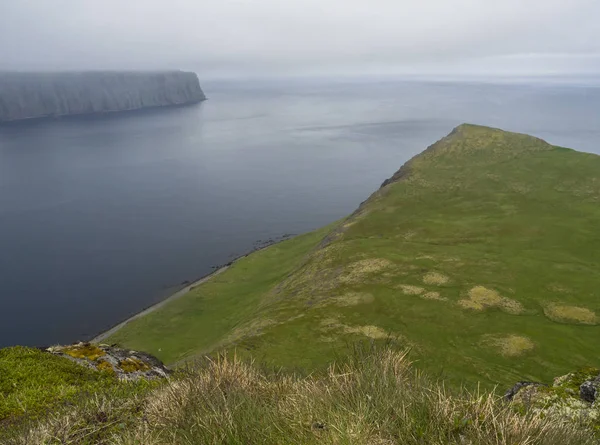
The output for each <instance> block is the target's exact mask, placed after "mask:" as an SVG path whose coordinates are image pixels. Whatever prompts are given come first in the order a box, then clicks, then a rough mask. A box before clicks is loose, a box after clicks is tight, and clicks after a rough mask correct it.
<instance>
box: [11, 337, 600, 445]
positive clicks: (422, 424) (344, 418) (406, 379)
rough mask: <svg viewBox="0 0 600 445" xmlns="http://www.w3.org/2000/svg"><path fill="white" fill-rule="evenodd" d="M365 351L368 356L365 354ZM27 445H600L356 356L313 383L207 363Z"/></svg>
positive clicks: (565, 425)
mask: <svg viewBox="0 0 600 445" xmlns="http://www.w3.org/2000/svg"><path fill="white" fill-rule="evenodd" d="M364 351H367V352H366V353H365V352H364ZM2 443H3V444H6V445H25V444H46V445H50V444H79V445H87V444H100V443H101V444H106V445H108V444H114V445H134V444H135V445H141V444H143V445H159V444H160V445H169V444H172V445H184V444H185V445H188V444H190V445H191V444H232V445H233V444H240V445H242V444H255V443H260V444H274V445H275V444H278V445H281V444H313V443H314V444H317V443H318V444H336V445H337V444H357V445H358V444H360V445H363V444H382V445H383V444H386V445H388V444H389V445H392V444H402V445H411V444H415V445H417V444H429V445H436V444H473V445H475V444H477V445H485V444H495V445H496V444H497V445H504V444H506V445H508V444H520V445H526V444H530V445H534V444H536V445H537V444H539V445H544V444H547V445H567V444H568V445H583V444H586V445H587V444H590V445H591V444H598V443H600V442H599V441H598V438H597V437H595V436H594V432H593V430H592V427H591V426H590V425H586V424H577V423H569V422H567V421H566V420H565V419H560V418H558V419H556V418H548V417H546V418H544V417H541V416H536V415H533V414H525V415H522V414H518V413H517V412H515V411H514V410H513V409H512V408H511V406H510V405H508V404H505V403H504V402H502V400H500V399H499V398H498V397H496V396H495V395H494V394H493V393H487V394H486V393H469V392H466V391H456V392H450V391H448V390H447V389H446V388H445V387H444V386H443V385H440V384H438V383H435V382H430V381H428V380H427V379H426V378H425V377H424V376H423V375H421V374H420V373H419V372H416V371H415V370H413V369H412V368H411V366H410V363H409V362H408V361H407V359H406V354H405V353H402V352H397V351H394V350H390V349H384V350H379V351H377V350H374V351H373V350H366V349H365V350H363V349H356V350H355V353H354V354H353V355H352V358H351V359H348V361H347V362H346V363H345V364H340V365H331V366H330V367H329V368H328V370H327V371H325V372H322V373H317V374H313V375H311V376H309V377H299V376H297V375H293V374H288V373H282V372H273V371H265V370H261V369H259V368H257V367H256V366H253V365H252V364H251V363H250V364H248V363H244V362H241V361H239V360H237V359H235V358H234V359H228V358H227V357H225V356H223V357H219V358H217V359H215V360H205V361H204V362H203V363H199V364H197V365H195V366H194V367H190V368H188V369H187V370H186V371H185V372H183V373H181V374H179V375H178V376H177V377H176V378H173V379H172V380H171V381H170V382H168V383H167V384H165V385H164V386H161V387H159V388H157V389H155V390H154V391H153V392H151V393H150V394H149V395H147V396H144V397H141V396H139V395H138V396H136V397H133V398H131V399H130V400H129V401H128V402H124V401H123V400H119V399H114V398H111V397H101V396H98V397H95V398H92V399H90V400H87V401H86V402H84V403H81V404H79V405H77V406H75V407H73V409H72V410H71V411H69V412H63V413H60V414H56V415H53V416H51V417H50V418H49V419H48V420H47V421H45V422H42V423H40V424H38V425H36V426H35V427H31V428H28V429H25V430H21V431H15V432H14V434H12V435H8V436H5V440H4V441H3V442H2Z"/></svg>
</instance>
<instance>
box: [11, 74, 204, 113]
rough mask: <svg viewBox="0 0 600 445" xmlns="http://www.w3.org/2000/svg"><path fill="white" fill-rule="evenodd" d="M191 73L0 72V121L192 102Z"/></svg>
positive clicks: (198, 96) (196, 86) (198, 94)
mask: <svg viewBox="0 0 600 445" xmlns="http://www.w3.org/2000/svg"><path fill="white" fill-rule="evenodd" d="M205 99H206V97H205V95H204V92H203V91H202V88H201V87H200V82H199V81H198V77H197V76H196V74H195V73H191V72H183V71H170V72H81V73H79V72H70V73H0V122H2V121H13V120H21V119H30V118H40V117H57V116H68V115H77V114H94V113H109V112H115V111H125V110H137V109H142V108H151V107H164V106H172V105H186V104H193V103H198V102H201V101H203V100H205Z"/></svg>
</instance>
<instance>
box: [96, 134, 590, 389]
mask: <svg viewBox="0 0 600 445" xmlns="http://www.w3.org/2000/svg"><path fill="white" fill-rule="evenodd" d="M599 172H600V157H598V156H596V155H591V154H584V153H578V152H575V151H573V150H570V149H566V148H561V147H556V146H552V145H549V144H548V143H546V142H544V141H542V140H540V139H536V138H534V137H530V136H526V135H521V134H515V133H508V132H504V131H500V130H496V129H491V128H486V127H479V126H473V125H461V126H460V127H458V128H456V129H455V130H454V131H453V132H452V133H451V134H450V135H449V136H447V137H445V138H444V139H442V140H440V141H439V142H437V143H436V144H434V145H433V146H431V147H429V148H428V149H427V150H426V151H425V152H423V153H422V154H420V155H418V156H417V157H415V158H414V159H412V160H411V161H410V162H409V163H407V164H406V165H405V166H404V167H402V169H401V170H400V171H399V172H398V173H397V174H396V175H394V177H393V178H391V179H390V180H389V181H386V183H385V185H384V186H383V187H382V188H381V189H380V190H379V191H377V192H376V193H374V194H373V195H372V196H371V197H370V198H369V199H368V200H367V201H366V202H365V203H363V204H362V205H361V206H360V208H359V209H358V210H357V211H356V212H355V213H354V214H353V215H351V216H350V217H348V218H346V219H344V220H343V221H341V222H338V223H336V224H334V225H333V226H331V227H328V228H325V229H322V230H319V231H316V232H313V233H310V234H307V235H303V236H300V237H297V238H295V239H293V240H289V241H285V242H282V243H280V244H277V245H275V246H272V247H270V248H268V249H266V250H264V251H261V252H258V253H255V254H253V255H250V256H249V257H247V258H244V259H242V260H239V261H238V262H236V263H235V264H234V265H233V266H232V267H231V268H230V269H228V270H227V271H225V272H224V273H222V274H219V275H218V276H216V277H215V278H214V279H212V280H210V281H208V282H207V283H205V284H203V285H201V286H199V287H197V288H196V289H195V290H194V291H192V292H191V293H190V294H188V295H187V296H185V297H183V298H181V299H179V300H177V301H174V302H172V303H170V304H168V305H166V306H165V307H163V308H162V309H161V310H159V311H156V312H154V313H151V314H149V315H147V316H146V317H143V318H141V319H138V320H135V321H133V322H132V323H130V324H128V325H126V326H125V327H124V328H123V329H122V330H120V331H118V332H117V333H116V334H114V335H113V336H112V337H111V338H110V339H109V340H107V341H109V342H116V343H119V344H121V345H124V346H126V347H129V348H133V349H138V350H144V351H148V352H150V353H152V354H154V355H156V356H158V357H160V358H161V359H163V360H164V361H166V362H167V363H170V364H175V363H182V361H185V360H189V359H191V358H194V357H197V356H200V355H203V354H208V353H214V352H216V351H233V350H235V351H237V354H238V355H240V356H246V355H248V356H252V357H255V359H256V360H258V361H261V362H265V363H268V364H270V365H273V366H283V367H284V368H288V369H302V370H304V371H310V370H314V369H322V368H323V367H325V366H326V365H327V364H328V363H330V362H331V361H332V360H333V359H335V358H339V357H341V356H343V355H344V354H345V353H346V352H345V351H347V345H348V344H351V343H353V342H355V341H357V340H360V339H368V340H372V341H374V342H376V343H377V342H381V343H383V342H386V341H388V339H389V338H390V337H391V338H394V339H395V341H396V342H397V343H398V344H399V345H401V347H402V348H409V349H410V350H411V353H410V357H411V359H413V360H415V361H416V366H417V367H418V368H419V369H424V370H427V372H428V373H429V374H430V375H431V376H433V377H434V378H443V379H445V380H446V381H447V382H448V383H449V384H451V385H454V386H458V384H461V383H464V384H467V385H476V384H477V382H482V383H483V384H484V385H486V386H488V387H492V386H493V385H495V384H500V385H502V387H508V386H510V385H512V384H513V383H514V382H515V381H518V380H537V381H551V379H552V378H553V377H554V376H556V375H561V374H565V373H567V372H569V371H571V370H573V369H577V368H582V367H586V366H596V367H598V366H599V365H600V362H599V360H600V358H599V357H598V354H597V344H598V340H600V326H599V323H600V298H599V291H598V289H599V288H600V267H599V266H600V253H599V252H600V236H598V227H600V205H599V204H600V174H599Z"/></svg>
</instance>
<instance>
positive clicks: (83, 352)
mask: <svg viewBox="0 0 600 445" xmlns="http://www.w3.org/2000/svg"><path fill="white" fill-rule="evenodd" d="M61 352H63V353H65V354H67V355H70V356H71V357H74V358H81V359H88V360H91V361H96V360H98V359H99V358H100V357H103V356H105V355H106V352H104V351H103V350H102V349H100V348H99V347H98V346H95V345H92V344H90V343H83V344H78V345H73V346H67V347H65V348H62V349H61Z"/></svg>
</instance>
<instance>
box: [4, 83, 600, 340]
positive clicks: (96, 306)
mask: <svg viewBox="0 0 600 445" xmlns="http://www.w3.org/2000/svg"><path fill="white" fill-rule="evenodd" d="M203 88H204V90H205V92H206V93H207V96H208V97H209V100H208V101H207V102H204V103H203V104H201V105H198V106H192V107H187V108H174V109H158V110H150V111H144V112H134V113H126V114H116V115H111V116H102V117H78V118H67V119H61V120H47V121H32V122H21V123H13V124H9V125H3V126H0V346H6V345H12V344H24V345H37V346H40V345H50V344H53V343H64V342H72V341H76V340H80V339H89V338H91V337H93V336H94V335H96V334H98V333H100V332H101V331H103V330H106V329H108V328H110V327H111V326H112V325H114V324H116V323H118V322H120V321H122V320H123V319H125V318H127V317H128V316H130V315H133V314H134V313H136V312H139V311H140V310H142V309H144V308H146V307H148V306H149V305H152V304H154V303H156V302H158V301H160V300H161V299H163V298H165V297H166V296H167V295H169V294H170V293H172V292H174V291H175V290H177V289H178V287H180V286H181V285H182V283H184V282H186V281H192V280H195V279H197V278H199V277H201V276H203V275H205V274H207V273H209V272H211V270H212V267H213V266H216V265H219V264H223V263H226V262H228V261H230V260H231V259H232V258H233V257H235V256H237V255H240V254H242V253H245V252H247V251H248V250H250V249H252V248H253V247H255V246H256V245H257V243H258V242H259V241H260V240H263V241H264V240H267V239H269V238H275V237H279V236H282V235H284V234H290V233H293V234H298V233H302V232H306V231H309V230H311V229H315V228H317V227H319V226H322V225H324V224H327V223H330V222H332V221H334V220H336V219H338V218H341V217H343V216H345V215H347V214H349V213H351V212H352V211H353V210H355V209H356V207H357V206H358V205H359V204H360V202H361V201H363V200H364V199H366V198H367V197H368V196H369V195H370V194H371V193H372V192H373V191H375V190H376V189H377V188H378V187H379V185H380V184H381V182H382V181H383V180H384V179H386V178H387V177H389V176H391V175H392V174H393V173H394V172H395V171H396V170H397V169H398V168H399V167H400V166H401V165H402V164H403V163H404V162H405V161H407V160H408V159H409V158H410V157H412V156H414V155H415V154H417V153H419V152H421V151H422V150H423V149H425V148H426V147H427V146H428V145H430V144H432V143H433V142H434V141H436V140H437V139H439V138H441V137H443V136H444V135H446V134H447V133H449V132H450V131H451V130H452V128H454V127H455V126H456V125H458V124H460V123H463V122H471V123H477V124H483V125H489V126H495V127H501V128H503V129H507V130H513V131H519V132H525V133H530V134H533V135H536V136H539V137H542V138H544V139H546V140H548V141H549V142H551V143H554V144H557V145H563V146H567V147H571V148H575V149H578V150H582V151H587V152H595V153H600V88H599V87H598V85H594V84H593V83H590V82H576V81H571V82H569V83H562V82H542V81H539V80H535V81H528V80H523V81H519V82H511V83H497V84H494V83H478V82H471V83H457V82H441V81H438V82H417V81H374V80H369V79H362V80H353V81H337V82H332V81H327V80H311V81H301V80H293V81H292V80H281V81H270V82H259V81H252V82H243V83H242V82H233V81H232V82H204V83H203Z"/></svg>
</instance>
